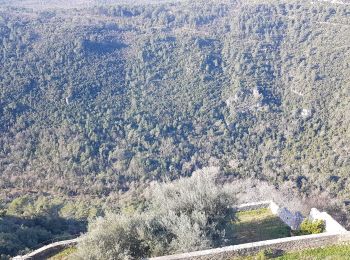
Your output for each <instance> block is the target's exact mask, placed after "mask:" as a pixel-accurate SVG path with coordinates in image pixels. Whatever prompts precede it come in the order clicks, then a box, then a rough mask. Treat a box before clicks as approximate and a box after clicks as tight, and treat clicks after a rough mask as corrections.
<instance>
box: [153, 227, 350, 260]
mask: <svg viewBox="0 0 350 260" xmlns="http://www.w3.org/2000/svg"><path fill="white" fill-rule="evenodd" d="M349 241H350V232H347V233H343V234H329V233H322V234H315V235H307V236H299V237H286V238H279V239H273V240H266V241H260V242H254V243H247V244H241V245H234V246H227V247H221V248H214V249H209V250H203V251H197V252H190V253H184V254H177V255H168V256H161V257H154V258H149V260H214V259H220V260H229V259H232V258H233V257H239V256H251V255H254V254H257V253H258V252H260V251H262V250H264V249H272V250H280V251H293V250H300V249H306V248H316V247H320V246H326V245H333V244H339V243H344V242H349Z"/></svg>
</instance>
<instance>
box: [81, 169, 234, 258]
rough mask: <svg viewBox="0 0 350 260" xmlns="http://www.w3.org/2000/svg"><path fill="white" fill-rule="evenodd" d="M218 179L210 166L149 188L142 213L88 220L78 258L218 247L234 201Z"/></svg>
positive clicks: (166, 252)
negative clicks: (187, 176)
mask: <svg viewBox="0 0 350 260" xmlns="http://www.w3.org/2000/svg"><path fill="white" fill-rule="evenodd" d="M217 177H218V170H217V169H215V168H209V169H205V170H202V171H197V172H195V173H194V174H193V176H192V177H190V178H183V179H180V180H177V181H174V182H172V183H163V184H156V185H154V186H152V187H151V189H150V190H149V192H148V196H147V203H146V210H145V211H144V212H142V213H137V212H134V213H133V214H132V215H130V214H127V213H121V214H112V213H110V214H108V215H106V216H105V217H104V218H98V219H96V220H95V221H94V222H92V223H91V224H89V231H88V233H87V234H86V235H85V236H84V237H83V239H82V241H81V242H80V243H79V245H78V257H80V258H81V259H139V258H142V257H149V256H157V255H163V254H171V253H178V252H186V251H192V250H200V249H205V248H210V247H212V246H216V245H219V244H221V245H222V244H223V243H224V234H225V233H224V228H223V224H224V222H225V218H226V217H227V216H228V214H229V213H230V212H229V211H230V209H229V207H228V206H229V205H230V204H232V203H233V202H234V199H233V196H232V195H231V194H232V193H230V191H229V190H228V189H227V188H226V187H224V186H222V185H220V184H218V183H217Z"/></svg>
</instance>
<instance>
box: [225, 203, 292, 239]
mask: <svg viewBox="0 0 350 260" xmlns="http://www.w3.org/2000/svg"><path fill="white" fill-rule="evenodd" d="M230 233H231V234H232V244H243V243H249V242H255V241H262V240H268V239H275V238H282V237H289V236H291V230H290V228H289V227H288V226H287V225H286V224H284V223H283V222H282V221H281V219H280V218H279V217H277V216H275V215H273V214H272V212H271V211H270V210H269V209H258V210H251V211H243V212H238V213H237V214H236V215H235V220H234V221H232V230H230Z"/></svg>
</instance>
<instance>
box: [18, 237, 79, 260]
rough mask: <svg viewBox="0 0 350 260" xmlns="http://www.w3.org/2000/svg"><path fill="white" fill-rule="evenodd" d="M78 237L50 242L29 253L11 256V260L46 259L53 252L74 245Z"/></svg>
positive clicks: (56, 252)
mask: <svg viewBox="0 0 350 260" xmlns="http://www.w3.org/2000/svg"><path fill="white" fill-rule="evenodd" d="M78 240H79V238H75V239H71V240H65V241H60V242H56V243H52V244H50V245H47V246H43V247H41V248H39V249H37V250H35V251H33V252H31V253H30V254H27V255H23V256H16V257H14V258H12V259H13V260H27V259H31V260H40V259H47V258H49V257H51V256H53V255H55V254H58V253H59V252H61V251H62V250H64V249H66V248H68V247H71V246H75V245H76V244H77V243H78Z"/></svg>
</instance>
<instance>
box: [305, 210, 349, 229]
mask: <svg viewBox="0 0 350 260" xmlns="http://www.w3.org/2000/svg"><path fill="white" fill-rule="evenodd" d="M309 218H310V219H311V220H316V219H322V220H324V222H325V225H326V232H327V233H335V234H337V233H346V232H347V230H346V229H345V228H344V227H343V226H342V225H340V224H339V223H338V222H337V221H336V220H335V219H334V218H332V216H331V215H329V214H328V213H327V212H320V211H319V210H318V209H315V208H312V209H311V211H310V216H309Z"/></svg>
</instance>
